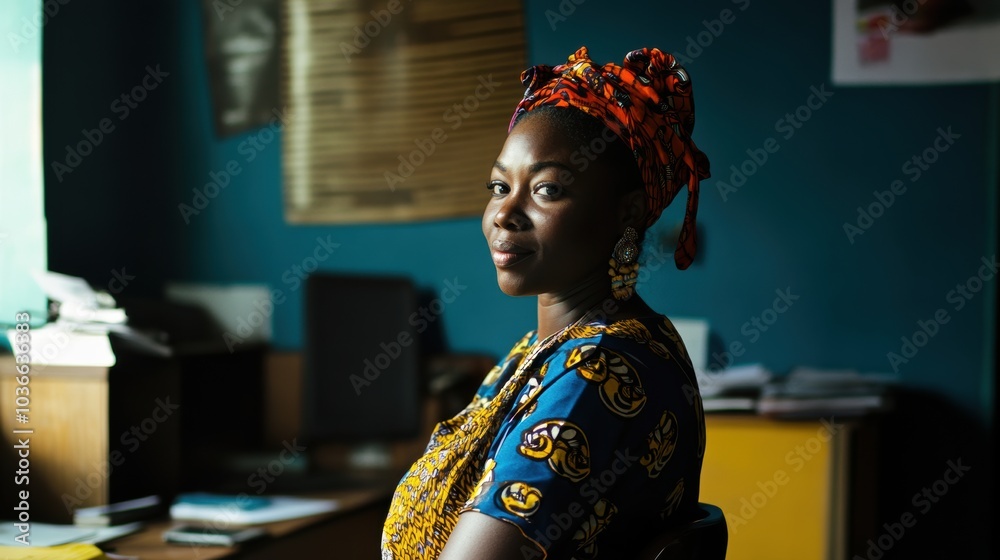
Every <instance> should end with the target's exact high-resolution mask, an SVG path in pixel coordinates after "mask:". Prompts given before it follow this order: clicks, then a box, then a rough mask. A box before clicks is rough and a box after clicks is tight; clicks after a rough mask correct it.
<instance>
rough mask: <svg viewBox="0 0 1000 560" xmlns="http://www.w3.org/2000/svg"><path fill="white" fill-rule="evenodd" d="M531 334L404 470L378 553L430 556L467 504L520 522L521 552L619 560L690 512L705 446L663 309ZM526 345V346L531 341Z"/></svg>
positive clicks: (687, 371)
mask: <svg viewBox="0 0 1000 560" xmlns="http://www.w3.org/2000/svg"><path fill="white" fill-rule="evenodd" d="M538 346H539V345H538V344H537V340H536V336H535V334H534V333H533V332H532V333H528V334H527V335H525V336H524V338H522V339H521V340H520V341H519V342H518V343H517V344H516V345H515V346H514V348H513V349H512V350H511V351H510V353H509V354H508V355H507V356H506V357H505V358H504V359H503V360H501V362H500V363H499V364H498V365H497V366H496V367H494V368H493V369H492V370H491V371H490V373H489V374H488V375H487V376H486V379H485V380H484V381H483V384H482V386H481V387H480V388H479V391H478V392H477V393H476V396H475V398H474V399H473V401H472V402H471V403H470V404H469V405H468V406H467V407H466V408H465V409H464V410H463V411H462V412H460V413H459V414H458V415H457V416H455V417H454V418H452V419H450V420H447V421H445V422H441V423H440V424H438V425H437V426H436V427H435V430H434V433H433V435H432V437H431V440H430V443H429V444H428V446H427V449H426V450H425V454H424V455H423V457H421V458H420V459H418V460H417V461H416V462H415V463H414V464H413V466H412V467H411V468H410V470H409V472H407V474H406V475H405V476H404V477H403V478H402V480H401V481H400V483H399V486H398V488H397V489H396V493H395V495H394V496H393V500H392V505H391V506H390V509H389V515H388V517H387V519H386V521H385V526H384V528H383V532H382V558H383V560H390V559H392V560H401V559H410V558H421V559H423V558H428V559H433V558H437V557H438V555H439V554H440V553H441V550H442V549H443V548H444V545H445V543H446V542H447V540H448V537H449V535H450V534H451V531H452V529H454V527H455V524H456V523H457V522H458V516H459V515H460V514H461V513H462V512H464V511H470V510H471V511H478V512H481V513H483V514H486V515H489V516H491V517H494V518H497V519H500V520H503V521H506V522H509V523H512V524H514V525H515V526H517V527H518V528H519V529H520V531H521V533H522V534H523V535H524V536H525V537H526V538H527V539H528V540H529V541H531V542H532V543H533V546H532V545H528V544H526V545H525V548H524V549H523V550H522V552H523V554H524V557H525V558H548V559H569V558H573V559H576V560H584V559H595V558H615V559H617V558H626V557H629V555H632V554H635V553H637V551H638V550H639V549H641V548H642V546H643V545H644V544H645V540H646V539H649V538H651V536H652V535H655V534H657V533H659V532H662V531H663V530H664V529H665V528H666V527H669V526H670V525H672V524H678V525H679V524H682V523H684V522H686V521H688V520H690V518H691V517H692V516H693V514H694V512H695V510H696V508H697V503H698V490H699V477H700V474H701V464H702V457H703V455H704V451H705V423H704V417H703V413H702V405H701V397H700V394H699V392H698V385H697V382H696V380H695V376H694V373H693V369H692V367H691V362H690V360H689V359H688V356H687V353H686V351H685V349H684V345H683V343H682V342H681V340H680V338H679V337H678V335H677V332H676V330H675V329H674V327H673V325H672V324H671V323H670V321H669V320H667V318H666V317H663V316H654V317H649V318H642V319H628V320H623V321H618V322H615V323H612V324H610V325H603V324H600V323H590V324H586V325H582V326H572V327H569V328H567V329H564V330H563V331H560V332H559V333H558V334H557V335H556V339H555V340H554V344H552V345H551V346H550V347H549V348H548V349H547V350H545V351H542V352H540V353H537V354H535V355H532V354H534V353H535V352H537V351H538V350H539V347H538ZM533 351H535V352H533Z"/></svg>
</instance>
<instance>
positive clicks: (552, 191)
mask: <svg viewBox="0 0 1000 560" xmlns="http://www.w3.org/2000/svg"><path fill="white" fill-rule="evenodd" d="M535 192H536V193H538V194H540V195H542V196H544V197H546V198H558V197H559V195H561V194H562V193H563V188H562V186H560V185H556V184H555V183H545V184H542V185H538V187H537V188H536V189H535Z"/></svg>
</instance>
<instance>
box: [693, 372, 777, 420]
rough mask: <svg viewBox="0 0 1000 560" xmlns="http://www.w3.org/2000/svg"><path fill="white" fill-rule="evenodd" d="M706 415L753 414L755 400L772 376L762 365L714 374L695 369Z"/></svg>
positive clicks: (755, 405)
mask: <svg viewBox="0 0 1000 560" xmlns="http://www.w3.org/2000/svg"><path fill="white" fill-rule="evenodd" d="M696 373H697V375H698V388H699V389H700V390H701V397H702V404H703V406H704V408H705V412H730V411H732V412H742V411H754V410H756V407H757V398H758V397H759V396H760V392H761V388H762V387H764V386H765V385H766V384H767V383H768V382H770V381H771V379H772V378H773V377H774V375H773V374H772V373H771V371H770V370H768V369H767V368H765V367H764V366H763V365H761V364H750V365H743V366H733V367H730V368H726V369H723V370H719V371H717V372H712V373H706V372H703V371H700V370H696Z"/></svg>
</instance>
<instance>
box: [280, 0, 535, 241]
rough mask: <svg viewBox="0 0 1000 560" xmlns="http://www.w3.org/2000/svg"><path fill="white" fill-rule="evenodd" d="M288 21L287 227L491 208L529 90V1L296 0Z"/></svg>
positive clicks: (288, 3)
mask: <svg viewBox="0 0 1000 560" xmlns="http://www.w3.org/2000/svg"><path fill="white" fill-rule="evenodd" d="M393 12H395V13H393ZM282 21H283V27H284V34H283V35H284V38H283V42H282V46H283V48H282V94H283V96H284V100H285V103H286V115H287V117H286V121H285V122H284V124H283V127H284V132H283V142H282V144H283V148H282V149H283V154H282V155H283V165H284V175H285V187H284V189H285V191H284V196H285V213H286V218H287V219H288V221H289V222H292V223H359V222H399V221H414V220H427V219H435V218H450V217H460V216H472V215H479V214H481V213H482V211H483V207H484V206H485V204H486V201H487V199H488V195H487V193H486V189H485V185H486V182H487V180H488V178H489V173H490V168H491V167H492V165H493V161H494V160H495V158H496V156H497V154H498V153H499V151H500V148H501V147H502V145H503V140H504V138H505V136H506V132H507V123H508V122H509V119H510V116H511V113H512V112H513V109H514V107H515V105H516V104H517V102H518V101H519V100H520V98H521V95H522V93H523V90H524V88H523V86H522V85H521V83H520V80H519V76H520V72H521V70H523V69H524V68H525V46H524V22H523V13H522V4H521V0H491V1H489V2H481V1H473V0H416V1H411V0H395V1H394V0H374V1H372V0H368V1H365V0H285V4H284V9H283V14H282Z"/></svg>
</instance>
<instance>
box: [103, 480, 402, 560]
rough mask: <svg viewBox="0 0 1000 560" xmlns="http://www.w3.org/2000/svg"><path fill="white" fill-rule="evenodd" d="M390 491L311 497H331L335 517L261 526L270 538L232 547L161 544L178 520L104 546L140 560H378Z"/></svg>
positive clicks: (320, 516) (160, 524)
mask: <svg viewBox="0 0 1000 560" xmlns="http://www.w3.org/2000/svg"><path fill="white" fill-rule="evenodd" d="M393 490H394V489H389V488H380V489H378V490H357V491H341V492H327V493H320V494H311V495H310V496H309V497H315V498H332V499H335V500H337V501H338V502H340V504H341V507H340V508H339V509H338V510H337V511H334V512H330V513H324V514H321V515H313V516H311V517H305V518H302V519H294V520H290V521H281V522H277V523H269V524H267V525H264V528H265V529H266V530H267V532H268V534H269V537H267V538H264V539H260V540H257V541H253V542H250V543H245V544H243V545H240V546H236V547H231V548H230V547H218V546H192V545H177V544H167V543H164V542H163V539H162V534H163V532H164V531H166V530H167V529H169V528H170V527H173V526H175V525H180V524H181V523H182V522H180V521H160V522H154V523H151V524H149V525H148V526H147V527H146V528H145V529H144V530H142V531H141V532H139V533H135V534H133V535H129V536H126V537H122V538H121V539H117V540H115V541H112V542H111V543H108V545H107V546H106V548H108V549H109V550H110V551H112V552H115V553H117V554H122V555H126V556H138V557H139V558H141V559H142V560H178V559H192V560H194V559H196V560H213V559H216V558H234V557H235V558H241V559H255V558H259V559H268V558H270V559H273V558H318V557H321V556H322V557H330V556H331V554H333V553H336V557H338V558H350V559H352V560H354V559H357V560H366V559H369V558H370V559H371V560H377V559H378V558H379V557H380V553H379V540H380V538H381V534H382V523H383V521H385V516H386V512H387V511H388V508H389V500H390V498H391V495H392V491H393Z"/></svg>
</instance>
